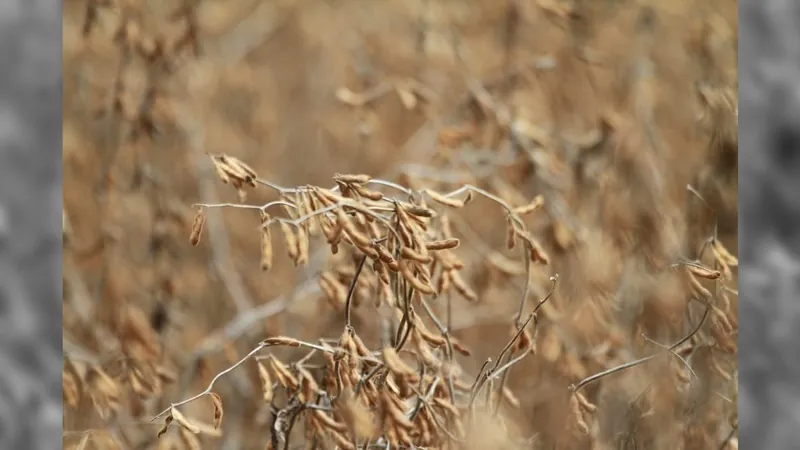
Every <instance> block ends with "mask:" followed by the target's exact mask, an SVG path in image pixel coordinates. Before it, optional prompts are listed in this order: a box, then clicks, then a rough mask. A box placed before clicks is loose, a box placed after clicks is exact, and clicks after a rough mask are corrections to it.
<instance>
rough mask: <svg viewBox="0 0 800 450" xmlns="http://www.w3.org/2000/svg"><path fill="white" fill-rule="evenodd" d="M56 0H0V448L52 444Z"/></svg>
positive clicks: (57, 298) (57, 359)
mask: <svg viewBox="0 0 800 450" xmlns="http://www.w3.org/2000/svg"><path fill="white" fill-rule="evenodd" d="M61 10H62V8H61V1H60V0H2V1H0V449H6V448H9V449H11V448H47V449H52V448H60V443H61V434H62V425H61V424H62V416H63V414H62V407H61V365H62V358H61V354H62V350H61V319H62V317H61V215H62V214H61V211H62V196H61V185H62V175H61V173H62V171H61V165H62V164H61V161H62V158H61V138H62V132H61V120H62V113H61V88H62V84H61V39H62V33H61V22H62V21H61Z"/></svg>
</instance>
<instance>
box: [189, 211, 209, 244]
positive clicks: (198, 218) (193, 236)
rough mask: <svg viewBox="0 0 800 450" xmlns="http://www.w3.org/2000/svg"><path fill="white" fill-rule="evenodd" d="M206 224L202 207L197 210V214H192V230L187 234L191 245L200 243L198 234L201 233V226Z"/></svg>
mask: <svg viewBox="0 0 800 450" xmlns="http://www.w3.org/2000/svg"><path fill="white" fill-rule="evenodd" d="M205 224H206V214H205V212H204V211H203V208H200V209H198V210H197V214H196V215H195V216H194V221H193V222H192V231H191V233H190V234H189V242H190V243H191V244H192V245H197V244H199V243H200V236H201V235H202V234H203V227H204V225H205Z"/></svg>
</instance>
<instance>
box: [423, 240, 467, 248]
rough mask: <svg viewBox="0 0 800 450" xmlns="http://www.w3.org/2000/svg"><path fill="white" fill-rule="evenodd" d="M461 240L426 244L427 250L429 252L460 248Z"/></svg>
mask: <svg viewBox="0 0 800 450" xmlns="http://www.w3.org/2000/svg"><path fill="white" fill-rule="evenodd" d="M458 244H459V240H458V239H455V238H449V239H443V240H441V241H432V242H426V243H425V248H427V249H428V250H433V251H438V250H451V249H454V248H456V247H458Z"/></svg>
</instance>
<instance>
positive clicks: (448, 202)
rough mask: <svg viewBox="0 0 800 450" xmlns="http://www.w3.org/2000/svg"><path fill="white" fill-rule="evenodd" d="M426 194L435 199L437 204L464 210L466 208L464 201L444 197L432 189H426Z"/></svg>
mask: <svg viewBox="0 0 800 450" xmlns="http://www.w3.org/2000/svg"><path fill="white" fill-rule="evenodd" d="M424 192H425V194H427V195H428V197H430V198H431V199H433V201H435V202H436V203H440V204H442V205H444V206H449V207H451V208H463V207H464V201H462V200H458V199H455V198H452V197H447V196H445V195H442V194H440V193H438V192H436V191H433V190H431V189H425V190H424Z"/></svg>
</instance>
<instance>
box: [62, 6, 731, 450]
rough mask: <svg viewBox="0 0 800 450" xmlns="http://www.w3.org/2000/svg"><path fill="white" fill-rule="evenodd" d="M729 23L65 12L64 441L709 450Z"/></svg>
mask: <svg viewBox="0 0 800 450" xmlns="http://www.w3.org/2000/svg"><path fill="white" fill-rule="evenodd" d="M736 9H737V6H736V1H735V0H724V1H723V0H710V1H704V2H692V1H686V0H674V1H669V2H656V1H647V0H603V1H599V0H597V1H588V0H574V1H566V0H502V1H500V0H439V1H431V0H384V1H357V0H319V1H298V0H293V1H289V0H274V1H263V0H252V1H250V0H224V1H223V0H197V1H174V0H160V1H129V0H80V1H78V0H65V1H64V40H63V42H64V49H63V63H64V72H63V73H64V136H63V140H64V153H63V155H64V156H63V158H64V261H63V274H64V275H63V277H64V279H63V282H64V299H63V302H64V303H63V304H64V306H63V315H64V319H63V320H64V332H63V333H64V369H63V375H64V382H63V388H64V445H65V448H71V449H115V448H118V449H195V448H204V449H205V448H208V449H216V448H219V449H240V448H241V449H263V448H268V449H299V448H309V449H311V448H314V449H317V448H318V449H334V448H340V449H354V448H359V449H368V448H369V449H378V448H382V449H395V448H402V449H410V448H451V449H460V448H470V449H476V450H477V449H484V448H495V449H501V448H502V449H516V448H534V449H583V448H586V449H589V448H592V449H657V450H660V449H664V450H667V449H669V450H675V449H717V448H719V449H735V448H737V447H738V445H737V438H736V435H737V434H736V429H737V423H738V422H737V420H738V419H737V413H736V411H737V408H736V405H737V363H736V354H737V330H738V313H737V304H738V297H737V296H738V291H737V287H736V286H737V282H736V279H737V266H738V261H737V258H736V256H735V255H736V254H737V245H736V234H737V209H738V208H737V166H738V157H737V153H738V144H737V127H738V124H737V111H738V107H737V98H736V92H737V74H736V55H737V34H738V30H737V11H736Z"/></svg>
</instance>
